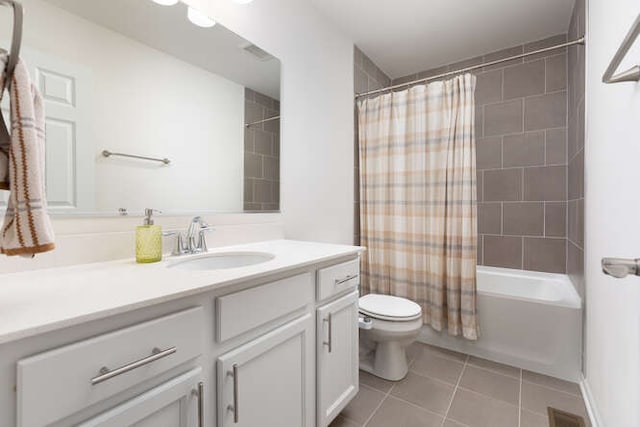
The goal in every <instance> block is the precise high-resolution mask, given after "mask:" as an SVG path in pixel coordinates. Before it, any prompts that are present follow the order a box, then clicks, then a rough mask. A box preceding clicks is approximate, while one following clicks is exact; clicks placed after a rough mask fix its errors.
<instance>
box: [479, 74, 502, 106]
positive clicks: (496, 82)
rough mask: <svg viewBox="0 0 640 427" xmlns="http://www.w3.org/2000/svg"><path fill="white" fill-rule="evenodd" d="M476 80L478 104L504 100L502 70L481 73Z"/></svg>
mask: <svg viewBox="0 0 640 427" xmlns="http://www.w3.org/2000/svg"><path fill="white" fill-rule="evenodd" d="M476 77H477V80H476V92H475V101H476V105H484V104H489V103H492V102H498V101H502V70H501V69H500V70H494V71H488V72H485V73H479V74H478V75H477V76H476Z"/></svg>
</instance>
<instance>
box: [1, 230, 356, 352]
mask: <svg viewBox="0 0 640 427" xmlns="http://www.w3.org/2000/svg"><path fill="white" fill-rule="evenodd" d="M362 250H363V248H360V247H358V246H347V245H334V244H327V243H314V242H298V241H292V240H273V241H267V242H259V243H250V244H244V245H235V246H227V247H222V248H216V249H212V250H210V251H209V253H218V252H230V251H234V252H238V251H247V252H268V253H271V254H273V255H275V258H274V259H272V260H270V261H267V262H264V263H261V264H256V265H252V266H246V267H239V268H229V269H221V270H209V271H186V270H182V269H178V268H167V266H168V265H170V264H171V263H174V262H176V261H177V260H183V259H187V257H188V256H185V257H166V258H165V259H164V260H163V261H161V262H157V263H153V264H137V263H136V262H135V260H131V259H127V260H120V261H111V262H102V263H95V264H84V265H77V266H72V267H62V268H52V269H46V270H36V271H28V272H21V273H9V274H0V344H3V343H6V342H9V341H15V340H18V339H21V338H26V337H29V336H33V335H37V334H41V333H44V332H49V331H52V330H55V329H60V328H64V327H68V326H72V325H76V324H79V323H83V322H87V321H90V320H95V319H101V318H104V317H107V316H113V315H116V314H119V313H123V312H126V311H131V310H134V309H138V308H142V307H147V306H150V305H155V304H158V303H162V302H165V301H170V300H175V299H178V298H183V297H186V296H190V295H195V294H199V293H203V292H206V291H209V290H212V289H219V288H220V287H223V286H228V285H232V284H235V283H239V282H242V281H246V280H250V279H255V278H257V277H260V276H263V275H268V274H272V273H278V272H281V271H284V270H288V269H292V268H299V267H304V266H307V265H311V264H316V263H320V262H323V261H329V260H331V259H335V258H340V257H344V256H348V255H355V254H357V253H359V252H361V251H362Z"/></svg>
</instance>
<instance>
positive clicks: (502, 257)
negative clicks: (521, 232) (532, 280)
mask: <svg viewBox="0 0 640 427" xmlns="http://www.w3.org/2000/svg"><path fill="white" fill-rule="evenodd" d="M483 240H484V249H483V256H484V265H489V266H492V267H506V268H522V237H505V236H484V239H483Z"/></svg>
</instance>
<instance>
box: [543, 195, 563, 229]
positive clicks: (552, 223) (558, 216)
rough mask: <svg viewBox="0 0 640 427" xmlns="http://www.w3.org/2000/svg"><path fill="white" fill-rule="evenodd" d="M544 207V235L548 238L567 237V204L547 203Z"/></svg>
mask: <svg viewBox="0 0 640 427" xmlns="http://www.w3.org/2000/svg"><path fill="white" fill-rule="evenodd" d="M544 205H545V206H544V235H545V236H547V237H565V236H566V224H567V203H566V202H546V203H545V204H544Z"/></svg>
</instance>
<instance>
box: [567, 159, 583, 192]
mask: <svg viewBox="0 0 640 427" xmlns="http://www.w3.org/2000/svg"><path fill="white" fill-rule="evenodd" d="M568 196H569V199H570V200H571V199H579V198H581V197H584V150H580V151H579V152H578V154H576V155H575V157H574V158H573V159H571V161H570V162H569V182H568Z"/></svg>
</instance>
